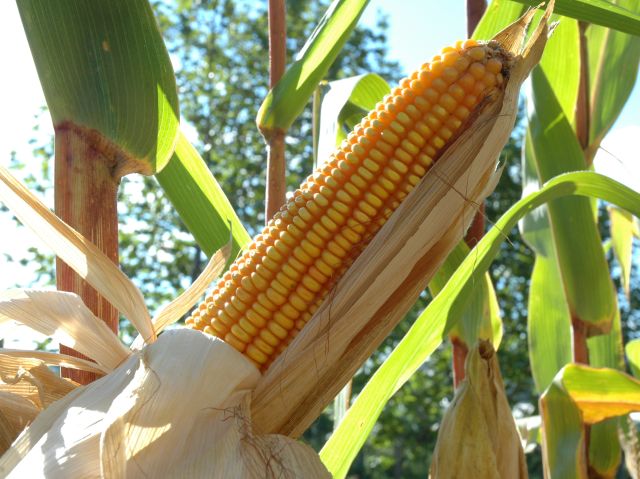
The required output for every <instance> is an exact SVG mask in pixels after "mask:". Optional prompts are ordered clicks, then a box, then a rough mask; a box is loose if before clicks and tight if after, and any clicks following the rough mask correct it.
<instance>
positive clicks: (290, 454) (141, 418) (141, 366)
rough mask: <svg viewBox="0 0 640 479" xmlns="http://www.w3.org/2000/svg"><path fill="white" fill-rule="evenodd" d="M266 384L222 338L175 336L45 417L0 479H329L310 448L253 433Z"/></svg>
mask: <svg viewBox="0 0 640 479" xmlns="http://www.w3.org/2000/svg"><path fill="white" fill-rule="evenodd" d="M212 371H215V372H212ZM259 377H260V373H259V372H258V370H257V369H256V368H255V367H254V366H253V365H252V364H251V363H250V362H249V361H248V360H247V359H246V358H244V356H242V355H241V354H240V353H238V352H237V351H236V350H235V349H233V348H232V347H230V346H228V345H227V344H225V343H224V342H222V341H220V340H219V339H217V338H213V337H210V336H208V335H204V334H202V333H200V332H197V331H191V330H178V331H168V332H166V333H165V334H163V335H162V336H161V337H160V338H159V339H158V340H157V341H156V342H155V343H153V344H151V345H149V346H146V347H145V348H144V349H142V350H141V351H139V352H135V353H133V354H132V355H131V356H130V357H129V358H128V359H127V360H126V361H125V362H124V363H123V364H122V365H120V366H119V367H118V368H116V369H115V370H114V371H113V372H111V373H110V374H109V375H107V376H104V377H103V378H101V379H99V380H97V381H95V382H94V383H92V384H90V385H87V386H83V387H78V388H77V389H75V390H74V391H73V392H72V393H71V394H68V395H67V396H65V397H64V398H63V399H62V400H61V401H58V402H56V403H54V404H53V405H52V406H51V407H49V408H47V409H46V410H45V411H44V412H42V413H41V414H40V415H39V416H38V417H37V418H36V420H35V421H34V422H33V424H31V426H29V428H27V429H26V430H25V432H24V433H23V434H22V435H21V436H20V437H19V438H18V440H17V441H16V442H15V443H14V444H13V445H12V447H11V448H10V449H9V450H8V451H7V452H6V453H5V454H4V455H3V456H2V458H0V476H2V477H5V476H8V477H15V478H25V477H30V478H31V477H43V476H46V477H48V478H58V477H59V478H68V477H107V478H118V477H128V478H135V477H145V478H147V477H220V478H227V477H243V478H244V477H246V478H269V477H273V478H276V477H291V478H294V477H308V478H320V477H329V474H328V472H327V471H326V469H325V468H324V466H323V465H322V463H321V462H320V460H319V458H318V455H317V454H316V453H315V452H314V451H313V450H312V449H311V448H309V447H308V446H305V445H303V444H299V443H297V442H295V441H293V440H291V439H289V438H286V437H284V436H277V435H268V436H260V435H256V434H254V432H253V430H252V426H251V418H250V417H249V415H248V414H249V411H250V408H249V401H250V391H251V390H252V389H253V388H254V386H255V383H256V381H257V380H258V378H259Z"/></svg>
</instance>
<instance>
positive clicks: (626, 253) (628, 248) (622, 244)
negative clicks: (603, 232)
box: [609, 208, 633, 297]
mask: <svg viewBox="0 0 640 479" xmlns="http://www.w3.org/2000/svg"><path fill="white" fill-rule="evenodd" d="M609 220H610V222H611V223H610V230H611V241H612V244H613V253H614V254H615V257H616V259H617V260H618V263H619V264H620V269H621V270H622V275H621V277H622V288H623V289H624V292H625V294H626V295H627V297H628V296H629V287H630V285H629V282H630V281H631V259H632V255H631V253H632V250H633V216H631V214H629V213H628V212H627V211H624V210H621V209H619V208H609Z"/></svg>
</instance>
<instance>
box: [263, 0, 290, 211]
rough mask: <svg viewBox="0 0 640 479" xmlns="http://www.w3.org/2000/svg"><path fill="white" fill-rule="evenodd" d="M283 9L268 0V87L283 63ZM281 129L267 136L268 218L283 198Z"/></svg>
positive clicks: (277, 2) (281, 1)
mask: <svg viewBox="0 0 640 479" xmlns="http://www.w3.org/2000/svg"><path fill="white" fill-rule="evenodd" d="M286 38H287V30H286V10H285V2H284V0H269V88H273V87H274V86H275V84H276V83H278V81H279V80H280V78H281V77H282V75H283V73H284V68H285V64H286V53H287V51H286ZM285 135H286V132H285V131H280V130H278V131H275V132H274V133H273V134H272V135H269V137H268V138H267V139H266V140H267V184H266V192H265V217H264V221H265V223H267V222H268V221H269V219H271V217H272V216H273V215H274V214H275V213H276V211H278V209H279V208H280V206H282V205H283V204H284V202H285V200H286V191H287V190H286V172H285V161H284V151H285V142H284V139H285Z"/></svg>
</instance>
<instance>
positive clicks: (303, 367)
mask: <svg viewBox="0 0 640 479" xmlns="http://www.w3.org/2000/svg"><path fill="white" fill-rule="evenodd" d="M530 18H531V15H528V16H526V17H525V18H523V19H522V20H521V21H520V22H519V23H517V24H514V25H513V26H511V27H510V28H509V29H508V30H507V31H506V32H503V33H502V34H500V35H498V36H497V37H496V39H495V40H496V41H499V42H500V43H501V44H502V47H503V48H504V49H505V50H507V51H509V52H511V53H512V54H514V55H515V60H514V62H513V64H512V66H511V70H510V77H509V79H508V81H507V84H506V89H505V91H504V93H503V94H500V95H496V97H494V98H490V99H489V100H488V101H487V102H486V103H485V104H484V105H483V108H482V110H481V111H480V112H479V113H478V116H477V118H475V121H474V122H473V123H472V124H471V126H470V127H469V128H468V129H467V130H466V131H465V132H464V133H463V134H462V135H461V136H460V137H459V138H457V140H456V141H455V142H454V143H453V144H452V145H451V146H450V147H449V149H448V152H447V153H446V154H445V155H444V156H443V157H442V158H441V159H440V160H439V161H438V163H437V164H436V165H435V167H434V168H432V170H431V171H430V173H429V174H428V175H427V176H426V177H425V178H424V179H423V181H422V182H421V184H419V185H418V186H417V187H416V188H415V190H414V191H413V192H412V193H411V194H410V195H409V196H408V197H407V199H406V200H405V201H404V202H403V204H402V205H401V206H400V208H398V210H397V211H396V212H395V213H394V214H393V216H392V217H391V218H390V220H389V221H388V222H387V223H386V224H385V226H384V227H383V228H382V230H381V231H380V233H379V234H378V235H377V236H376V238H375V239H374V240H373V241H372V242H371V244H370V245H369V246H368V247H367V249H366V250H365V252H364V253H363V254H362V255H361V256H360V258H359V259H358V260H357V261H356V262H355V263H354V265H353V266H352V267H351V268H350V269H349V271H348V272H347V273H346V275H345V276H344V278H343V279H342V280H341V282H340V284H339V285H338V287H337V288H336V289H335V291H334V292H332V294H330V295H329V297H328V299H327V300H326V301H325V303H324V304H323V305H322V307H321V308H320V309H319V311H318V312H317V313H316V315H315V316H314V318H313V319H312V320H311V322H310V324H309V325H307V327H306V328H305V329H304V330H303V331H302V333H301V334H300V335H298V337H297V338H296V340H295V341H294V342H293V343H292V345H291V346H290V347H289V348H288V350H287V351H286V352H285V353H284V354H283V355H282V356H281V357H280V358H279V359H278V360H277V361H276V363H274V365H273V366H272V367H271V368H270V370H269V371H268V372H267V374H266V375H265V376H260V373H259V372H258V371H257V369H256V368H255V367H254V366H253V365H252V364H251V363H250V362H249V361H248V360H246V359H245V358H244V357H243V356H242V355H241V354H239V353H237V352H236V351H235V350H234V349H233V348H231V347H230V346H228V345H226V344H225V343H223V342H222V341H220V340H218V339H215V338H213V337H209V336H207V335H204V334H202V333H200V332H197V331H169V332H167V333H165V334H164V335H162V336H161V337H160V338H159V339H156V338H157V334H158V332H159V331H160V330H161V329H162V328H164V327H165V326H166V325H168V324H170V322H171V321H173V320H175V319H177V318H178V317H179V316H180V314H182V313H181V311H183V310H184V308H185V307H186V305H190V304H191V303H192V302H193V298H194V297H196V296H198V295H199V294H200V293H201V292H202V289H203V288H204V285H205V284H207V283H208V281H209V279H207V281H205V280H202V281H199V282H197V284H196V285H195V286H194V288H193V289H191V290H190V291H189V292H188V294H187V295H185V296H182V297H180V298H179V299H178V300H177V301H176V302H175V303H172V304H171V305H170V306H169V307H168V308H167V309H166V310H165V312H164V313H161V314H160V315H158V316H157V317H156V319H155V320H151V317H150V315H149V313H148V311H147V309H146V307H145V305H144V301H143V300H142V296H141V294H140V292H139V291H138V290H137V288H135V286H134V285H133V284H132V283H131V282H130V281H129V280H128V279H127V278H126V277H125V276H124V275H123V274H122V272H121V271H120V270H118V268H117V267H115V266H114V265H113V264H112V263H111V262H110V261H109V260H108V259H107V258H106V257H105V256H104V255H103V254H102V253H100V251H99V250H97V248H95V247H94V246H93V245H91V244H90V243H89V242H88V241H87V240H86V239H84V238H83V237H82V236H80V235H79V234H78V233H77V232H75V231H73V230H72V229H71V228H69V227H68V226H67V225H65V224H64V223H62V222H61V221H60V220H59V219H57V218H55V217H54V216H53V215H52V213H51V212H50V211H49V210H48V209H47V208H46V207H44V206H43V205H42V204H41V203H39V202H38V201H37V200H36V199H35V198H33V197H32V195H30V193H29V192H28V191H27V190H26V188H24V187H23V186H22V185H20V184H19V183H18V182H17V181H16V180H15V179H14V178H12V177H11V176H10V175H9V174H8V172H6V170H4V169H3V168H1V167H0V201H3V202H4V203H5V204H7V206H9V207H10V208H11V209H12V211H13V212H14V214H16V216H17V217H18V218H19V219H20V220H21V221H22V222H23V223H25V224H26V225H27V226H29V227H31V228H32V229H34V230H35V231H36V232H37V233H38V235H39V236H40V237H41V239H42V240H43V241H44V242H45V243H46V244H47V245H49V246H50V247H51V248H52V249H53V250H54V251H55V253H56V254H57V255H58V256H60V257H61V258H63V259H64V261H65V262H67V263H68V264H69V265H70V266H71V267H72V268H73V269H74V270H75V271H76V272H77V273H78V274H79V275H80V276H81V277H82V278H84V279H85V280H87V281H88V282H89V283H90V284H92V286H94V287H95V288H96V289H97V290H98V291H99V292H100V294H101V295H102V296H104V297H105V298H107V299H108V300H109V301H110V302H112V303H113V304H114V306H116V307H117V308H118V309H119V310H120V311H121V312H122V313H123V314H125V316H126V317H127V318H128V319H129V320H130V321H131V322H132V323H133V324H134V326H135V327H136V328H137V329H138V331H139V332H140V335H141V338H139V339H138V340H137V341H136V347H137V346H138V345H140V346H143V345H144V347H143V348H142V349H141V350H139V351H137V350H135V348H134V351H130V350H129V349H127V348H125V347H123V346H122V345H121V344H120V343H117V338H116V337H115V336H113V333H111V332H110V331H109V330H108V329H104V328H102V327H101V326H96V328H97V329H96V331H97V332H96V331H93V332H92V333H91V334H92V335H93V336H91V335H90V334H89V333H88V332H87V330H88V329H91V330H93V328H87V327H86V325H95V323H96V321H97V319H96V318H95V317H94V316H93V315H92V314H91V313H90V311H89V312H88V310H86V307H84V306H83V305H81V302H80V304H78V301H79V299H78V298H77V297H76V296H74V295H70V294H69V293H51V292H50V294H44V293H42V292H33V291H20V292H11V293H9V294H8V295H7V296H5V297H3V298H0V324H9V321H18V322H20V323H22V324H26V325H28V326H29V327H32V328H34V329H37V330H40V331H42V332H45V333H46V334H49V335H53V336H64V337H65V339H64V340H65V342H66V343H68V344H71V345H73V346H74V347H75V348H76V349H81V348H82V349H84V350H86V351H87V353H88V355H89V356H90V357H92V358H93V359H95V360H96V361H97V364H96V365H94V367H95V368H98V369H100V370H101V371H102V372H104V373H106V375H105V376H103V377H102V378H100V379H98V380H97V381H96V382H94V383H92V384H90V385H88V386H81V387H80V386H78V385H76V384H73V383H70V382H67V383H65V386H68V388H67V389H64V388H63V390H64V391H63V392H61V391H62V390H60V389H56V387H58V388H59V387H61V386H63V385H61V384H58V383H52V384H49V383H48V382H47V383H46V384H44V383H43V384H44V386H43V387H42V388H41V389H38V388H36V389H37V392H34V391H33V390H27V389H26V388H25V385H24V384H22V381H18V382H16V383H15V385H14V386H15V387H14V388H13V389H11V390H6V391H4V392H6V393H7V394H9V395H10V396H5V401H4V403H5V409H4V411H10V410H21V411H23V412H22V413H21V414H22V416H21V419H20V421H14V424H9V421H8V420H7V418H6V414H5V413H3V415H0V440H4V441H5V443H6V442H7V441H9V440H10V439H9V438H10V435H11V434H15V432H16V430H17V429H19V428H20V427H23V425H24V424H25V423H27V422H29V421H31V420H33V409H32V408H29V407H28V406H27V405H26V403H24V402H21V401H22V399H26V400H29V401H31V403H32V404H34V405H35V407H36V409H38V408H45V409H44V410H43V411H42V412H41V413H40V414H39V415H38V416H37V417H36V418H35V420H33V422H32V423H31V425H29V426H28V427H27V428H26V429H25V430H24V431H23V432H22V433H21V434H20V436H19V437H18V439H16V440H15V441H14V442H13V444H12V445H11V447H10V448H9V449H8V450H7V452H6V453H5V454H4V455H3V456H2V457H1V458H0V476H3V477H4V476H6V475H8V476H9V477H42V476H47V477H123V476H127V477H143V476H144V477H176V476H180V477H185V476H186V477H200V476H207V477H308V478H314V477H328V473H327V471H326V469H325V468H324V467H323V466H322V464H321V463H320V461H319V459H318V456H317V454H316V453H315V452H313V451H312V450H311V449H310V448H308V447H306V446H304V445H301V444H299V443H296V442H294V441H292V440H291V439H288V438H287V437H284V436H280V435H277V434H275V433H282V434H286V435H288V436H293V437H295V436H298V435H299V434H301V433H302V432H303V431H304V430H305V429H306V427H307V426H308V425H309V424H310V423H311V421H313V419H315V418H316V417H317V416H318V415H319V414H320V412H321V411H322V409H323V408H324V406H325V405H326V404H328V403H329V402H330V401H331V400H332V398H333V397H334V396H335V394H336V393H337V392H338V391H339V390H340V389H341V388H342V386H343V385H344V384H345V383H346V382H347V381H348V379H349V378H350V377H351V376H352V375H353V374H354V373H355V371H356V369H357V368H358V367H359V365H360V364H362V363H363V362H364V360H365V359H366V358H367V357H369V355H370V354H371V352H372V351H373V350H374V349H375V348H376V347H377V346H378V345H379V344H380V342H382V340H383V339H384V337H386V335H387V334H388V333H389V331H390V330H391V329H392V328H393V326H394V325H395V324H396V323H397V322H398V321H399V320H400V319H401V318H402V317H403V315H404V313H405V312H406V311H407V310H408V309H409V308H410V307H411V305H412V304H413V303H414V301H415V299H416V298H417V296H418V295H419V294H420V292H421V291H422V290H423V289H424V287H425V286H426V284H427V282H428V281H429V279H430V278H431V276H432V275H433V274H434V273H435V271H436V270H437V269H438V268H439V266H440V264H441V263H442V261H443V260H444V259H445V258H446V256H447V254H448V253H449V251H450V250H451V249H452V248H453V247H454V246H455V244H457V242H458V241H459V240H460V238H461V237H462V236H463V235H464V232H465V229H466V227H467V225H468V224H469V222H470V221H471V219H472V217H473V215H474V214H475V211H476V209H477V206H478V205H479V204H480V203H481V202H482V201H483V199H484V198H485V197H486V196H487V195H488V194H489V193H490V192H491V191H492V190H493V188H494V187H495V184H496V183H497V181H498V178H499V175H500V171H499V170H498V171H496V159H497V158H498V155H499V153H500V151H501V149H502V147H503V145H504V143H505V142H506V141H507V139H508V137H509V134H510V131H511V129H512V127H513V124H514V121H515V116H516V110H517V103H518V91H519V88H520V85H521V83H522V81H523V80H524V78H525V77H526V76H527V74H528V73H529V71H530V70H531V68H532V67H533V65H534V64H535V63H536V62H537V61H538V59H539V58H540V55H541V53H542V49H543V47H544V42H545V39H546V34H547V26H546V20H547V18H548V14H547V17H545V19H544V20H543V21H542V23H541V25H540V26H539V27H538V29H537V30H536V32H534V33H533V35H532V37H531V38H532V39H531V41H530V42H529V43H528V44H527V45H525V46H524V48H522V43H523V39H524V36H525V31H526V25H527V23H528V21H529V20H530ZM223 256H224V255H223ZM223 259H224V258H214V259H212V262H210V264H209V265H208V267H207V269H208V272H209V273H210V274H213V272H214V271H217V270H219V268H221V264H223V263H224V261H223ZM47 303H48V307H44V305H45V304H47ZM83 324H85V326H84V327H83V326H82V325H83ZM109 345H110V346H109ZM8 356H11V355H10V354H9V355H8ZM18 356H19V355H14V359H15V358H17V357H18ZM96 356H97V357H96ZM18 359H20V360H21V361H22V364H26V362H28V360H29V359H28V358H26V357H20V358H18ZM45 359H46V358H43V357H40V358H37V357H36V356H33V357H32V359H31V360H37V361H36V362H35V363H33V365H34V366H33V368H34V371H35V370H36V369H37V368H40V367H46V364H52V363H53V364H55V362H56V361H57V362H58V363H60V364H62V363H63V361H64V360H65V359H64V358H63V357H62V356H60V357H57V359H55V360H52V359H51V358H49V361H48V362H46V361H45ZM75 365H76V367H80V368H82V367H86V365H83V364H81V363H75ZM32 376H34V377H35V375H33V374H32ZM24 377H25V378H26V377H28V376H24ZM41 383H42V382H41ZM29 384H31V383H29ZM32 385H33V384H31V386H32ZM7 386H9V385H7ZM50 390H51V391H53V393H55V394H57V396H55V399H57V400H55V399H53V402H52V401H49V400H47V402H46V404H45V403H44V402H43V401H42V400H41V401H40V402H41V404H40V405H39V406H38V405H37V404H36V403H37V401H36V399H35V398H36V397H40V396H42V394H45V395H46V394H49V391H50ZM0 392H2V391H0ZM53 393H52V394H53ZM29 394H30V396H29V397H27V395H29ZM18 398H20V399H18ZM1 400H2V398H0V401H1ZM11 408H13V409H11ZM2 412H3V409H2V408H0V413H2ZM5 433H6V434H5Z"/></svg>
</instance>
